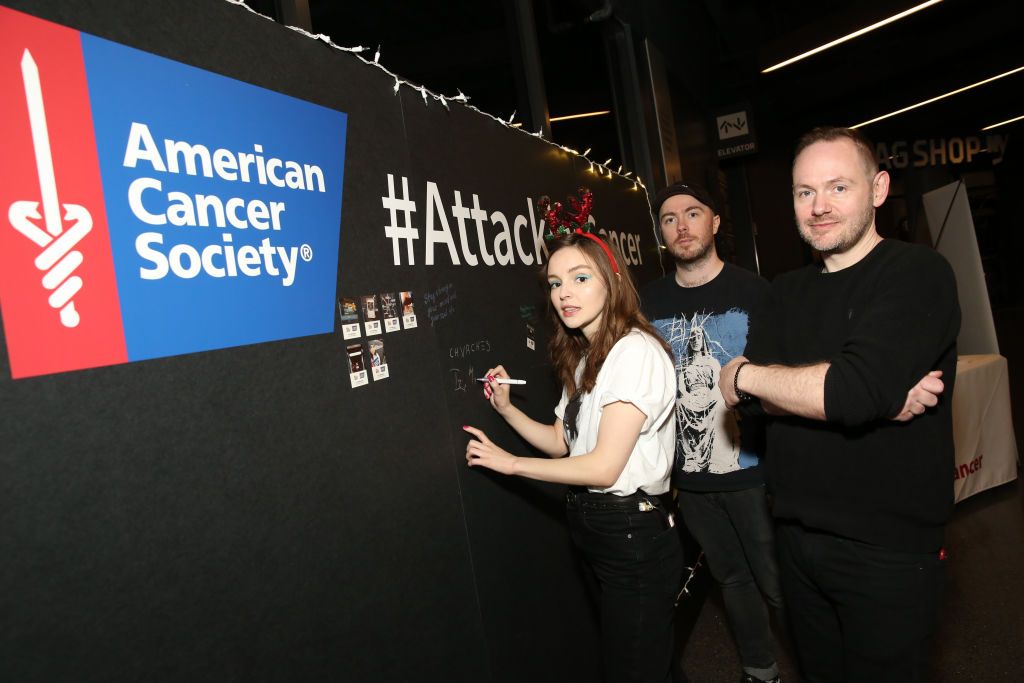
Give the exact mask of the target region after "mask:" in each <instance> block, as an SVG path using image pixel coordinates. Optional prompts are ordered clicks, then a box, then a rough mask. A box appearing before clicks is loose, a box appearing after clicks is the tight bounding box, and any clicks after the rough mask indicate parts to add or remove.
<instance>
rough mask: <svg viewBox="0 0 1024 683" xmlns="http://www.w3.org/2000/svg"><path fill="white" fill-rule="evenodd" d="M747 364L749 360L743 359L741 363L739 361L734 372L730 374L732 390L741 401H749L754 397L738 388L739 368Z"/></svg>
mask: <svg viewBox="0 0 1024 683" xmlns="http://www.w3.org/2000/svg"><path fill="white" fill-rule="evenodd" d="M748 365H750V361H749V360H745V361H743V362H742V363H740V364H739V365H738V366H736V372H735V373H734V374H733V376H732V390H733V393H735V394H736V398H738V399H739V400H740V402H741V403H742V402H743V401H751V400H753V399H754V398H755V397H754V396H753V395H751V394H748V393H747V392H745V391H743V390H742V389H740V370H742V369H743V368H745V367H746V366H748Z"/></svg>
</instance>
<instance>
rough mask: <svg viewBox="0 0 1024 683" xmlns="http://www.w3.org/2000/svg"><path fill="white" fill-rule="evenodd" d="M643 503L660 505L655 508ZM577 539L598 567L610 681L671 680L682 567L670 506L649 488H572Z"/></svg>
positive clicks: (572, 519)
mask: <svg viewBox="0 0 1024 683" xmlns="http://www.w3.org/2000/svg"><path fill="white" fill-rule="evenodd" d="M641 504H644V507H647V505H654V504H656V507H655V508H654V509H651V510H650V511H642V510H641V509H640V506H641ZM566 514H567V517H568V521H569V531H570V533H571V534H572V539H573V542H574V543H575V544H576V547H577V548H578V549H579V550H580V552H581V553H582V555H583V556H584V558H585V559H586V561H587V564H588V565H589V567H590V569H591V570H592V572H593V577H594V579H596V581H595V584H596V585H595V587H594V588H595V591H596V598H597V603H598V611H599V614H600V620H601V645H602V654H603V656H604V663H605V678H606V680H607V681H608V682H609V683H629V682H636V683H668V682H669V681H671V680H672V673H671V672H672V667H673V662H672V645H673V642H672V620H673V617H674V614H675V609H674V601H675V596H676V592H677V591H678V590H679V586H680V582H681V579H682V572H683V550H682V547H681V546H680V544H679V536H678V534H676V531H675V529H673V528H671V527H670V525H669V517H668V514H669V513H668V509H667V508H666V507H665V505H664V504H663V503H661V502H660V501H659V500H658V499H657V498H656V497H649V496H647V495H645V494H643V493H638V494H634V495H632V496H627V497H620V496H615V495H612V494H594V493H589V492H580V491H570V493H569V494H568V496H567V505H566Z"/></svg>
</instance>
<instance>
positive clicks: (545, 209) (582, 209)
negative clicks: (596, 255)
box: [537, 187, 619, 275]
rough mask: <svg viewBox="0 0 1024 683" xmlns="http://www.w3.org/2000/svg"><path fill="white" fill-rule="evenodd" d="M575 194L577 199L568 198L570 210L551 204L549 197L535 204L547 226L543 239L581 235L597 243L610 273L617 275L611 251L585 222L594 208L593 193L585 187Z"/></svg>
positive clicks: (616, 266) (559, 203)
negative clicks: (608, 265) (609, 265)
mask: <svg viewBox="0 0 1024 683" xmlns="http://www.w3.org/2000/svg"><path fill="white" fill-rule="evenodd" d="M577 194H578V195H579V199H576V197H568V198H567V199H568V200H569V206H570V207H571V209H565V208H564V207H563V206H562V202H555V203H554V204H552V203H551V198H550V197H541V198H540V200H539V201H538V202H537V207H538V208H540V213H541V217H542V218H543V219H544V223H545V225H546V226H547V231H546V232H545V233H544V239H545V240H547V241H551V240H557V239H562V238H564V237H568V236H569V235H583V236H584V237H586V238H588V239H591V240H593V241H594V242H597V245H598V246H599V247H601V249H602V250H604V253H605V255H606V256H608V261H609V263H611V265H612V271H613V272H614V273H615V274H616V275H618V274H619V264H617V263H616V262H615V257H614V256H612V250H611V249H609V248H608V245H607V244H605V242H604V240H602V239H601V238H600V237H598V236H597V235H595V234H594V233H592V232H590V226H591V224H590V223H589V222H588V221H587V219H588V218H590V212H591V210H593V208H594V193H592V192H591V191H590V190H588V189H587V188H585V187H581V188H580V189H579V190H578V191H577Z"/></svg>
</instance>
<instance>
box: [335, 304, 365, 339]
mask: <svg viewBox="0 0 1024 683" xmlns="http://www.w3.org/2000/svg"><path fill="white" fill-rule="evenodd" d="M338 318H339V319H340V320H341V334H342V336H343V337H344V338H345V339H355V338H356V337H359V336H361V334H362V333H361V332H360V328H359V307H358V306H357V304H356V300H355V299H350V298H348V297H342V298H340V299H338Z"/></svg>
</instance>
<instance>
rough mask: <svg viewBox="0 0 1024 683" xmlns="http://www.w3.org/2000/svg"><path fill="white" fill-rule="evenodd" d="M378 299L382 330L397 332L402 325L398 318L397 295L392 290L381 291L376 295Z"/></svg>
mask: <svg viewBox="0 0 1024 683" xmlns="http://www.w3.org/2000/svg"><path fill="white" fill-rule="evenodd" d="M377 298H378V299H379V300H380V312H381V315H382V316H383V317H384V331H385V332H398V331H399V330H401V329H402V325H401V323H400V322H399V318H398V308H399V306H398V295H397V294H395V293H394V292H381V293H380V294H378V295H377Z"/></svg>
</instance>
